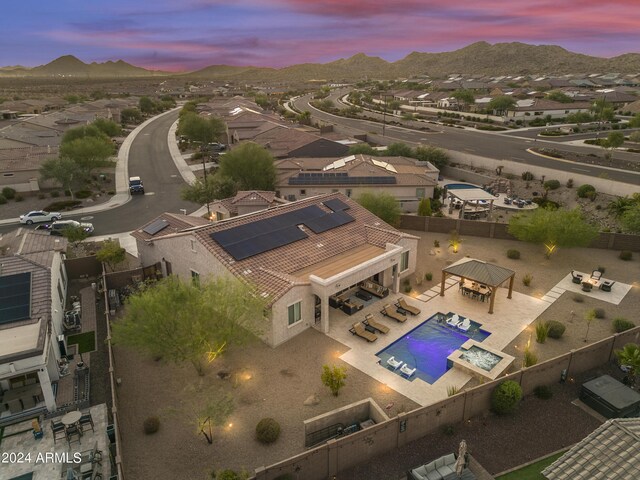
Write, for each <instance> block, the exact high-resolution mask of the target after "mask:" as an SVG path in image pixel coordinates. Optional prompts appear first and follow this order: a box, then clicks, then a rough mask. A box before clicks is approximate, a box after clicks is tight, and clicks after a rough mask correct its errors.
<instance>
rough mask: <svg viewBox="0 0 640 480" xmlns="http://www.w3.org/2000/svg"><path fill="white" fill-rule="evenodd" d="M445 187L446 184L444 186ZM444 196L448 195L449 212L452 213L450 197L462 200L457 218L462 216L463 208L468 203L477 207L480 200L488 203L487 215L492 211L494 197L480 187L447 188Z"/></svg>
mask: <svg viewBox="0 0 640 480" xmlns="http://www.w3.org/2000/svg"><path fill="white" fill-rule="evenodd" d="M445 188H446V186H445ZM446 196H447V197H449V213H450V214H451V213H453V202H452V199H454V198H455V199H457V200H459V201H461V202H462V207H461V208H460V214H459V218H464V212H465V208H466V206H467V205H468V204H471V205H473V206H474V207H476V209H477V208H478V206H480V202H485V204H486V203H487V202H488V203H489V213H488V215H489V217H491V214H492V213H493V202H494V201H495V199H496V197H494V196H493V195H491V194H490V193H489V192H486V191H484V190H482V189H480V188H461V189H453V190H447V192H446Z"/></svg>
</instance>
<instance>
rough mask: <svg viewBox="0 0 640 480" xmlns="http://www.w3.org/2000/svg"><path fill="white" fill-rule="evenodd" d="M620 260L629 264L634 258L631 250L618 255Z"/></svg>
mask: <svg viewBox="0 0 640 480" xmlns="http://www.w3.org/2000/svg"><path fill="white" fill-rule="evenodd" d="M618 258H620V260H624V261H625V262H627V261H629V260H631V259H632V258H633V252H630V251H629V250H623V251H621V252H620V255H618Z"/></svg>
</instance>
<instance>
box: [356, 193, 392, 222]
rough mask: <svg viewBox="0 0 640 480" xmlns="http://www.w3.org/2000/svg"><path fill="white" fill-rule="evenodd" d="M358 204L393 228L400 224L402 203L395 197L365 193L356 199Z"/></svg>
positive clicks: (385, 194) (386, 194)
mask: <svg viewBox="0 0 640 480" xmlns="http://www.w3.org/2000/svg"><path fill="white" fill-rule="evenodd" d="M356 202H358V203H359V204H360V205H362V206H363V207H364V208H366V209H367V210H369V211H370V212H371V213H373V214H374V215H376V216H377V217H379V218H380V219H382V220H383V221H385V222H387V223H388V224H389V225H391V226H394V227H395V226H397V225H398V224H399V223H400V214H401V213H402V212H401V210H400V202H398V200H396V197H394V196H393V195H389V194H388V193H384V192H380V193H373V192H363V193H362V194H360V196H358V198H356Z"/></svg>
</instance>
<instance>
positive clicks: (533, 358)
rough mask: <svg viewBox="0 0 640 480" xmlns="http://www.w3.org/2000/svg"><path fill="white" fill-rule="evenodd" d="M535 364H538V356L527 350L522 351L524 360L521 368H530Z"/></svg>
mask: <svg viewBox="0 0 640 480" xmlns="http://www.w3.org/2000/svg"><path fill="white" fill-rule="evenodd" d="M536 363H538V356H537V355H536V354H535V353H533V352H532V351H531V350H529V349H528V348H525V349H524V359H523V360H522V366H523V367H525V368H526V367H532V366H533V365H535V364H536Z"/></svg>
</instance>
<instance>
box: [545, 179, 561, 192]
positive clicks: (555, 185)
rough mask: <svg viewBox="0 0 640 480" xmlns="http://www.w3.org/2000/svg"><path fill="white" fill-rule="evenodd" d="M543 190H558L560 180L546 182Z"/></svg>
mask: <svg viewBox="0 0 640 480" xmlns="http://www.w3.org/2000/svg"><path fill="white" fill-rule="evenodd" d="M544 188H545V189H546V190H557V189H559V188H560V180H547V181H546V182H544Z"/></svg>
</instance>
